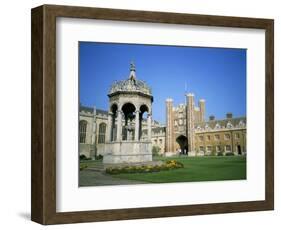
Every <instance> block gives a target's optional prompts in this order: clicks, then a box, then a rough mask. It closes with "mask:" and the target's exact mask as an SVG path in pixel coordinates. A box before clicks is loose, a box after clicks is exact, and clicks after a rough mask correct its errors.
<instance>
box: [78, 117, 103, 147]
mask: <svg viewBox="0 0 281 230" xmlns="http://www.w3.org/2000/svg"><path fill="white" fill-rule="evenodd" d="M87 126H88V123H87V121H85V120H82V121H80V122H79V142H80V143H86V136H87ZM105 133H106V124H105V123H100V124H99V135H98V143H100V144H101V143H105Z"/></svg>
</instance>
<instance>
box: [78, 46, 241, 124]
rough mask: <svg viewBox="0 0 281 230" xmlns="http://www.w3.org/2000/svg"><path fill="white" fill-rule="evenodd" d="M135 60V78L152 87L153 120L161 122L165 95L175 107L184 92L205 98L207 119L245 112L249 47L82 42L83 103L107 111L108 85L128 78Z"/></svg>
mask: <svg viewBox="0 0 281 230" xmlns="http://www.w3.org/2000/svg"><path fill="white" fill-rule="evenodd" d="M131 60H133V61H134V62H135V65H136V75H137V78H138V79H140V80H143V81H145V82H147V84H148V85H149V86H150V87H151V88H152V93H153V96H154V102H153V119H155V120H158V121H160V122H161V123H165V100H166V98H168V97H170V98H173V100H174V106H175V105H178V104H179V103H184V102H185V96H184V95H185V93H186V92H192V93H194V94H195V102H196V104H197V103H198V100H199V99H202V98H203V99H205V100H206V119H208V117H209V115H215V117H216V118H217V119H223V118H224V117H225V114H226V113H227V112H232V113H233V115H234V116H235V117H237V116H245V115H246V50H245V49H227V48H205V47H179V46H159V45H136V44H116V43H96V42H79V77H80V81H79V84H80V86H79V87H80V95H79V96H80V102H81V103H82V104H83V105H85V106H90V107H93V106H96V107H97V108H99V109H104V110H107V108H108V97H107V92H108V90H109V87H110V86H111V84H112V82H113V81H115V80H123V79H126V78H128V76H129V68H130V62H131Z"/></svg>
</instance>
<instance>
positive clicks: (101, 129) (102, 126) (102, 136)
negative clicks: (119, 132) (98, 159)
mask: <svg viewBox="0 0 281 230" xmlns="http://www.w3.org/2000/svg"><path fill="white" fill-rule="evenodd" d="M105 131H106V124H105V123H100V125H99V139H98V143H99V144H101V143H105Z"/></svg>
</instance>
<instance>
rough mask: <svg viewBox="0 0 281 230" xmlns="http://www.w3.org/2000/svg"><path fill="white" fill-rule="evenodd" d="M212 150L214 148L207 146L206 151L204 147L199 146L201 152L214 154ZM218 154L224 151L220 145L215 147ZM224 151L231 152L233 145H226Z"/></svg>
mask: <svg viewBox="0 0 281 230" xmlns="http://www.w3.org/2000/svg"><path fill="white" fill-rule="evenodd" d="M212 148H213V146H206V149H205V148H204V146H199V151H200V152H205V151H206V152H212ZM215 149H216V152H221V151H222V147H221V146H220V145H217V146H215ZM224 151H225V152H231V145H225V146H224Z"/></svg>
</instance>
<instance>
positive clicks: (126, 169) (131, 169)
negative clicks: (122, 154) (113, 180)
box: [105, 160, 184, 174]
mask: <svg viewBox="0 0 281 230" xmlns="http://www.w3.org/2000/svg"><path fill="white" fill-rule="evenodd" d="M183 167H184V166H183V164H182V163H181V162H179V161H176V160H168V161H166V162H165V163H164V164H161V165H140V166H129V165H128V166H123V167H108V168H106V170H105V172H106V173H108V174H120V173H150V172H159V171H164V170H171V169H178V168H183Z"/></svg>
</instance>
